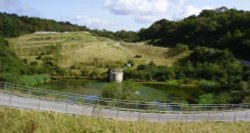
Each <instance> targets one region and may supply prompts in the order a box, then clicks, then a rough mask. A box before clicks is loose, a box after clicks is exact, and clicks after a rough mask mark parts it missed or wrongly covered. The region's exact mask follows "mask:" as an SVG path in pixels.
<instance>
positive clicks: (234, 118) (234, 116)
mask: <svg viewBox="0 0 250 133" xmlns="http://www.w3.org/2000/svg"><path fill="white" fill-rule="evenodd" d="M236 114H237V112H236V111H234V120H233V121H234V122H235V121H236Z"/></svg>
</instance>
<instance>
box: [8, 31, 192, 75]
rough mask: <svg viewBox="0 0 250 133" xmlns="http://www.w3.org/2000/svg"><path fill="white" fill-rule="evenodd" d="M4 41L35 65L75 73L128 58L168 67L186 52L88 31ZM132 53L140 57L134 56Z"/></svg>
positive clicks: (125, 61) (102, 70)
mask: <svg viewBox="0 0 250 133" xmlns="http://www.w3.org/2000/svg"><path fill="white" fill-rule="evenodd" d="M8 41H9V43H10V47H11V48H12V49H13V50H14V51H15V53H17V55H18V56H19V57H21V58H22V59H24V60H25V61H26V62H28V63H31V62H36V63H38V65H39V64H43V63H44V61H47V62H48V61H50V62H52V63H54V64H56V65H57V66H59V67H60V68H63V69H65V70H66V71H71V72H72V73H75V74H76V75H77V74H78V75H79V74H80V73H81V72H82V71H84V72H86V71H87V72H90V71H93V70H94V69H95V70H96V71H99V72H104V71H106V70H107V68H109V67H120V66H122V65H123V64H125V63H127V62H128V61H130V62H133V63H134V64H135V65H140V64H144V63H149V62H151V61H153V62H154V63H156V64H157V65H166V66H171V65H172V64H173V63H175V62H176V61H178V60H179V59H181V58H183V57H185V56H187V55H188V54H189V52H184V53H178V54H172V49H171V48H161V47H154V46H148V45H144V44H138V43H137V44H134V43H124V42H118V41H113V40H110V39H107V38H103V37H98V36H96V35H93V34H91V33H89V32H70V33H58V34H35V33H34V34H28V35H24V36H20V37H17V38H11V39H8ZM136 55H140V56H141V58H135V56H136ZM87 72H86V73H87ZM86 75H87V74H86Z"/></svg>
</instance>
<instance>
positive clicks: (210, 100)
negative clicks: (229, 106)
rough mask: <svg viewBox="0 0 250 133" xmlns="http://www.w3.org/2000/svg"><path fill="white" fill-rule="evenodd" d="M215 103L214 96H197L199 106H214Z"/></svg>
mask: <svg viewBox="0 0 250 133" xmlns="http://www.w3.org/2000/svg"><path fill="white" fill-rule="evenodd" d="M215 102H216V100H215V96H214V94H211V93H209V94H205V95H201V96H199V99H198V103H199V104H214V103H215Z"/></svg>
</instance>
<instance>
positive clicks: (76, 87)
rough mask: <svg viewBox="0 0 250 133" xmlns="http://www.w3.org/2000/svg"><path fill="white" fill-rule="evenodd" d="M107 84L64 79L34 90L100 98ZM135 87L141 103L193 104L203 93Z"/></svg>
mask: <svg viewBox="0 0 250 133" xmlns="http://www.w3.org/2000/svg"><path fill="white" fill-rule="evenodd" d="M108 84H109V83H108V82H102V81H94V80H76V79H65V80H55V81H52V82H49V83H46V84H43V85H39V86H36V88H43V89H49V90H56V91H63V92H68V93H74V94H82V95H90V96H100V95H101V91H102V89H103V88H105V86H106V85H108ZM134 84H136V86H137V93H138V95H139V96H140V97H141V98H143V99H141V100H143V101H160V102H183V101H188V102H191V103H192V102H193V101H194V100H195V99H196V98H197V97H199V96H200V95H202V94H203V93H204V92H203V91H202V90H200V89H199V88H197V87H190V86H174V85H168V84H166V83H134Z"/></svg>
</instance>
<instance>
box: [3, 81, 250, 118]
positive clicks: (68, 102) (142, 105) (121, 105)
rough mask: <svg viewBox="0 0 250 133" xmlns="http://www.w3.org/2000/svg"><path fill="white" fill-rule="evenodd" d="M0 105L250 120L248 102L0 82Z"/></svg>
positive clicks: (98, 113)
mask: <svg viewBox="0 0 250 133" xmlns="http://www.w3.org/2000/svg"><path fill="white" fill-rule="evenodd" d="M0 105H2V106H8V107H16V108H22V109H32V110H38V111H53V112H61V113H68V114H77V115H87V116H95V117H105V118H112V119H119V120H132V121H135V120H139V121H141V120H145V121H157V122H164V121H250V109H249V108H250V106H249V104H223V105H211V104H207V105H205V104H204V105H196V104H170V103H152V102H138V101H137V102H132V101H119V100H114V99H100V98H96V97H89V96H85V95H74V94H69V93H62V92H56V91H48V90H43V89H36V88H29V87H24V86H19V85H14V84H9V83H0Z"/></svg>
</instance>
